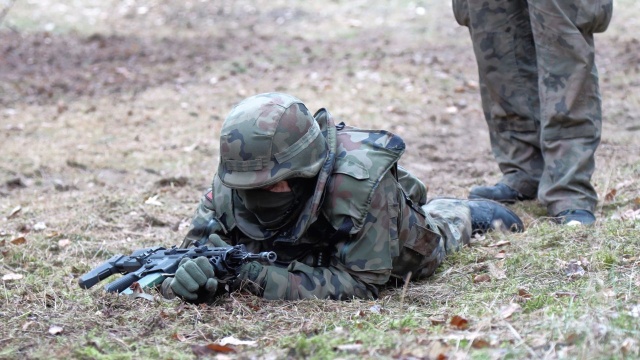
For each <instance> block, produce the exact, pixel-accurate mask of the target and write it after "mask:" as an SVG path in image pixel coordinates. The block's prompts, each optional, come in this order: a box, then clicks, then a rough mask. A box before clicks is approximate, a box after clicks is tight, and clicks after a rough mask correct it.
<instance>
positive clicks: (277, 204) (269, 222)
mask: <svg viewBox="0 0 640 360" xmlns="http://www.w3.org/2000/svg"><path fill="white" fill-rule="evenodd" d="M316 180H317V179H316V178H311V179H307V178H292V179H287V182H288V183H289V187H290V188H291V191H287V192H273V191H269V190H264V189H250V190H236V191H237V192H238V197H240V200H242V203H243V204H244V207H245V208H246V209H247V210H249V211H250V212H251V213H253V214H254V215H255V216H256V219H257V220H258V221H259V222H260V225H262V226H264V227H265V228H266V229H269V230H277V229H280V228H282V227H284V226H285V225H287V224H288V223H289V222H291V221H292V220H294V219H296V218H297V217H298V215H299V214H300V212H301V211H302V209H303V208H304V205H305V203H306V202H307V200H308V199H309V197H310V196H311V194H312V192H313V189H314V186H315V183H316Z"/></svg>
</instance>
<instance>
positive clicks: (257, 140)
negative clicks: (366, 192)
mask: <svg viewBox="0 0 640 360" xmlns="http://www.w3.org/2000/svg"><path fill="white" fill-rule="evenodd" d="M327 152H328V146H327V143H326V140H325V138H324V136H322V135H321V131H320V127H319V126H318V123H317V122H316V121H315V119H314V118H313V116H312V114H311V113H309V110H308V109H307V108H306V106H305V105H304V104H303V103H302V101H300V100H299V99H297V98H295V97H293V96H291V95H287V94H282V93H265V94H259V95H255V96H252V97H249V98H247V99H245V100H243V101H242V102H240V103H239V104H238V105H236V106H235V107H234V108H233V109H232V110H231V112H230V113H229V115H228V116H227V118H226V119H225V121H224V123H223V125H222V130H221V133H220V163H219V165H218V176H219V177H220V180H221V181H222V183H223V184H224V185H225V186H227V187H229V188H232V189H251V188H260V187H264V186H267V185H272V184H275V183H277V182H278V181H281V180H285V179H289V178H293V177H305V178H311V177H314V176H316V175H317V174H318V172H319V171H320V169H321V168H322V165H323V164H324V162H325V160H326V157H327Z"/></svg>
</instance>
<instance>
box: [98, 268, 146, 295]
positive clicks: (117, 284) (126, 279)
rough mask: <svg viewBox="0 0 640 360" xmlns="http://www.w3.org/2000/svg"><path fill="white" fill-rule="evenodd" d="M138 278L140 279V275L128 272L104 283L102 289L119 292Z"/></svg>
mask: <svg viewBox="0 0 640 360" xmlns="http://www.w3.org/2000/svg"><path fill="white" fill-rule="evenodd" d="M138 280H140V277H139V276H138V275H136V273H128V274H126V275H124V276H122V277H121V278H119V279H118V280H116V281H114V282H112V283H109V284H107V285H105V287H104V290H105V291H107V292H121V291H123V290H125V289H127V288H128V287H129V286H131V284H133V283H134V282H136V281H138Z"/></svg>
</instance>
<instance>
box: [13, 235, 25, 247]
mask: <svg viewBox="0 0 640 360" xmlns="http://www.w3.org/2000/svg"><path fill="white" fill-rule="evenodd" d="M26 242H27V239H26V238H25V237H24V236H20V237H17V238H15V239H13V240H11V243H12V244H13V245H22V244H24V243H26Z"/></svg>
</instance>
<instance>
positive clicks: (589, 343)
mask: <svg viewBox="0 0 640 360" xmlns="http://www.w3.org/2000/svg"><path fill="white" fill-rule="evenodd" d="M8 3H9V2H8V1H4V2H2V1H0V8H2V7H3V6H4V5H5V4H8ZM417 4H419V6H418V5H417ZM616 7H617V8H616V10H617V13H616V15H615V18H614V23H613V24H612V27H611V29H610V30H609V31H608V32H607V33H605V34H603V35H599V36H598V37H597V45H598V63H599V65H600V67H599V70H600V74H601V78H602V93H603V96H604V104H603V105H604V110H605V125H604V131H603V145H602V146H601V148H600V149H599V151H598V154H597V172H596V174H595V175H594V182H595V184H596V188H597V190H598V193H599V195H600V197H601V199H602V201H601V204H600V206H599V214H598V215H599V219H600V220H599V222H598V224H597V226H595V227H594V228H589V229H581V228H561V227H557V226H553V225H551V224H549V223H548V222H547V221H546V220H545V219H544V216H545V210H544V209H543V208H542V207H541V206H540V205H539V204H537V203H533V202H532V203H525V204H520V205H518V206H516V207H515V210H516V211H517V212H518V213H519V214H521V215H522V217H523V219H524V220H525V222H526V224H527V226H528V230H527V231H526V232H525V233H523V234H518V235H514V236H507V235H503V234H492V235H490V236H488V237H487V238H480V239H476V241H475V242H474V243H473V245H472V246H471V247H470V248H466V249H464V251H462V252H460V253H458V254H456V255H454V256H452V257H450V258H448V259H447V261H446V263H445V264H444V265H443V266H442V267H441V268H440V269H439V272H438V274H437V275H436V276H434V277H432V278H431V279H429V280H426V281H421V282H418V283H412V284H410V285H409V286H407V287H406V288H400V289H395V288H390V289H385V290H384V291H383V292H382V293H381V298H380V299H378V300H376V301H350V302H334V301H324V300H309V301H298V302H279V301H276V302H267V301H264V300H262V299H258V298H255V297H253V296H250V295H245V294H234V295H233V296H232V297H230V298H226V299H224V300H223V301H221V303H219V304H217V305H215V306H201V307H197V306H191V305H185V304H183V303H181V302H180V301H177V300H175V301H165V300H162V299H160V298H158V297H156V299H155V300H154V301H147V300H144V299H130V298H127V297H122V296H121V297H118V296H113V295H110V294H105V293H104V292H103V291H102V290H101V289H100V287H99V286H96V288H95V289H91V290H89V291H86V290H82V289H80V288H79V287H78V286H77V278H78V276H79V275H81V274H82V273H84V272H86V271H87V270H89V269H90V268H91V267H94V266H96V265H97V264H99V263H100V262H102V261H104V260H105V259H107V258H108V257H110V256H111V255H113V254H115V253H129V252H131V251H132V250H133V249H137V248H142V247H147V246H153V245H164V246H168V245H172V244H176V243H178V242H180V241H181V237H182V236H183V235H184V229H185V226H186V225H187V224H188V221H189V219H190V217H191V214H192V212H193V211H194V209H195V206H196V204H197V201H198V199H199V196H200V193H201V191H203V190H204V189H205V188H206V187H207V184H208V183H209V182H210V181H211V177H212V176H213V173H214V172H215V167H216V157H217V153H218V143H217V138H216V134H217V131H218V130H219V127H220V125H221V122H222V119H223V118H224V116H225V114H226V112H227V111H229V109H230V107H231V106H232V105H233V104H234V103H236V102H237V101H239V100H241V99H242V98H244V97H246V96H249V95H251V94H254V93H258V92H264V91H273V90H277V91H285V92H289V93H292V94H294V95H297V96H298V97H300V98H302V99H303V100H305V102H306V103H307V105H308V106H309V108H311V109H317V108H320V107H327V108H328V109H329V110H330V111H331V112H332V113H333V114H334V115H335V116H336V117H337V118H339V119H340V120H344V121H346V122H347V123H349V124H352V125H356V126H361V127H371V128H388V129H391V130H392V131H394V132H396V133H398V134H399V135H401V136H402V137H403V138H404V139H405V142H406V143H407V144H408V150H407V153H406V155H405V156H404V158H403V165H404V166H405V167H407V168H409V169H410V170H412V171H413V172H415V173H416V174H417V175H418V176H419V177H420V178H421V179H423V180H424V181H425V182H426V183H427V184H428V185H429V187H430V192H431V194H433V195H454V196H461V197H462V196H465V195H466V193H467V191H468V188H469V187H470V186H471V185H473V184H479V183H488V182H492V181H495V180H496V179H497V178H498V169H497V166H496V165H495V163H494V161H493V158H492V156H491V154H490V151H489V147H488V134H487V130H486V125H485V124H484V121H483V119H482V111H481V109H480V101H479V96H478V91H477V88H476V85H475V82H474V81H475V79H476V78H477V75H476V74H475V71H476V68H475V65H474V59H473V54H472V52H471V46H470V43H469V40H468V34H467V33H466V31H465V30H464V29H462V28H460V27H458V26H456V25H455V22H454V20H453V17H452V15H451V14H450V12H451V9H450V6H449V3H443V2H441V1H436V0H430V1H422V2H419V3H411V2H404V1H389V2H384V4H382V3H380V4H378V3H376V4H373V3H371V2H365V1H349V2H347V1H331V2H315V3H312V4H310V3H309V2H297V1H271V2H266V1H253V2H248V1H198V2H192V3H181V2H174V1H161V2H153V1H137V2H129V1H105V2H101V3H93V2H89V1H75V2H73V4H70V3H66V2H64V3H61V2H54V1H39V2H35V1H24V2H16V3H15V4H14V6H13V7H12V8H11V10H10V11H9V12H8V13H7V16H6V17H5V19H4V21H3V22H2V28H0V37H1V38H2V39H3V41H2V42H0V49H1V50H0V54H1V55H0V104H1V105H2V108H1V109H0V119H1V121H0V149H1V154H2V156H1V157H0V275H2V276H3V277H5V280H3V282H2V287H1V288H0V318H2V321H1V322H0V327H1V328H0V358H11V359H13V358H16V359H18V358H20V359H24V358H51V357H55V358H83V359H84V358H86V359H100V358H101V359H128V358H163V359H180V358H186V359H191V358H195V357H199V356H204V357H206V356H209V357H211V356H217V357H219V358H228V357H231V358H318V359H325V358H326V359H328V358H352V359H360V358H401V359H413V358H435V357H437V356H439V355H446V356H447V357H448V358H451V359H458V358H476V359H501V358H541V359H543V358H544V359H547V358H548V359H555V358H612V359H614V358H624V357H629V358H634V357H639V356H640V353H639V352H638V351H639V350H638V348H639V344H638V341H637V340H636V339H637V338H639V337H640V336H639V331H640V326H639V321H638V319H639V318H640V305H639V303H638V298H639V295H640V290H639V289H640V272H639V268H638V253H640V249H639V247H640V245H639V242H638V239H640V222H639V221H638V220H635V221H630V220H620V219H619V218H621V217H625V216H629V214H630V212H631V211H634V209H636V210H637V209H638V206H640V204H639V202H640V200H638V199H640V190H639V189H640V183H639V182H638V180H637V179H638V177H639V175H640V147H639V145H638V143H637V138H638V131H639V129H638V126H637V118H638V117H639V116H640V95H638V94H640V91H638V87H640V83H638V72H639V70H640V52H639V51H638V49H637V42H638V40H637V39H636V38H635V35H634V34H637V33H638V31H639V30H640V23H639V22H638V20H637V19H638V18H640V17H639V16H638V15H639V14H640V6H639V5H638V4H637V3H636V2H633V1H631V0H619V1H618V2H617V3H616ZM421 9H424V13H423V10H421ZM454 110H455V111H454ZM614 189H615V194H614V192H613V190H614ZM607 195H609V197H607ZM150 198H153V199H155V200H157V201H159V202H160V203H161V204H162V206H156V205H153V204H152V203H150V202H148V201H147V200H148V199H150ZM625 214H626V215H625ZM20 237H24V240H25V241H24V242H22V241H20V240H16V239H19V238H20ZM579 268H580V269H582V270H584V273H583V274H581V275H580V274H578V271H579ZM568 270H570V271H569V274H567V271H568ZM12 274H13V275H12ZM572 274H573V275H572ZM10 275H11V276H10ZM15 275H19V276H18V277H20V276H21V278H20V279H15V280H11V277H12V276H13V277H15ZM482 275H488V278H489V279H490V280H491V281H488V282H477V279H482V278H483V277H482ZM478 276H481V277H478ZM485 278H486V277H485ZM474 279H476V281H474ZM456 316H457V317H460V318H461V319H462V320H459V321H453V320H454V319H456ZM463 320H466V321H467V325H466V326H465V325H464V321H463ZM452 321H453V324H452ZM229 336H230V337H233V338H235V339H239V340H245V341H251V342H255V344H254V343H251V344H248V345H234V346H233V348H234V349H235V352H233V353H228V354H224V353H219V354H217V355H211V354H208V355H207V354H204V353H205V350H204V349H203V348H202V347H203V346H205V345H209V344H214V343H217V342H219V341H220V340H221V339H223V338H225V337H229ZM254 345H255V346H254Z"/></svg>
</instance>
